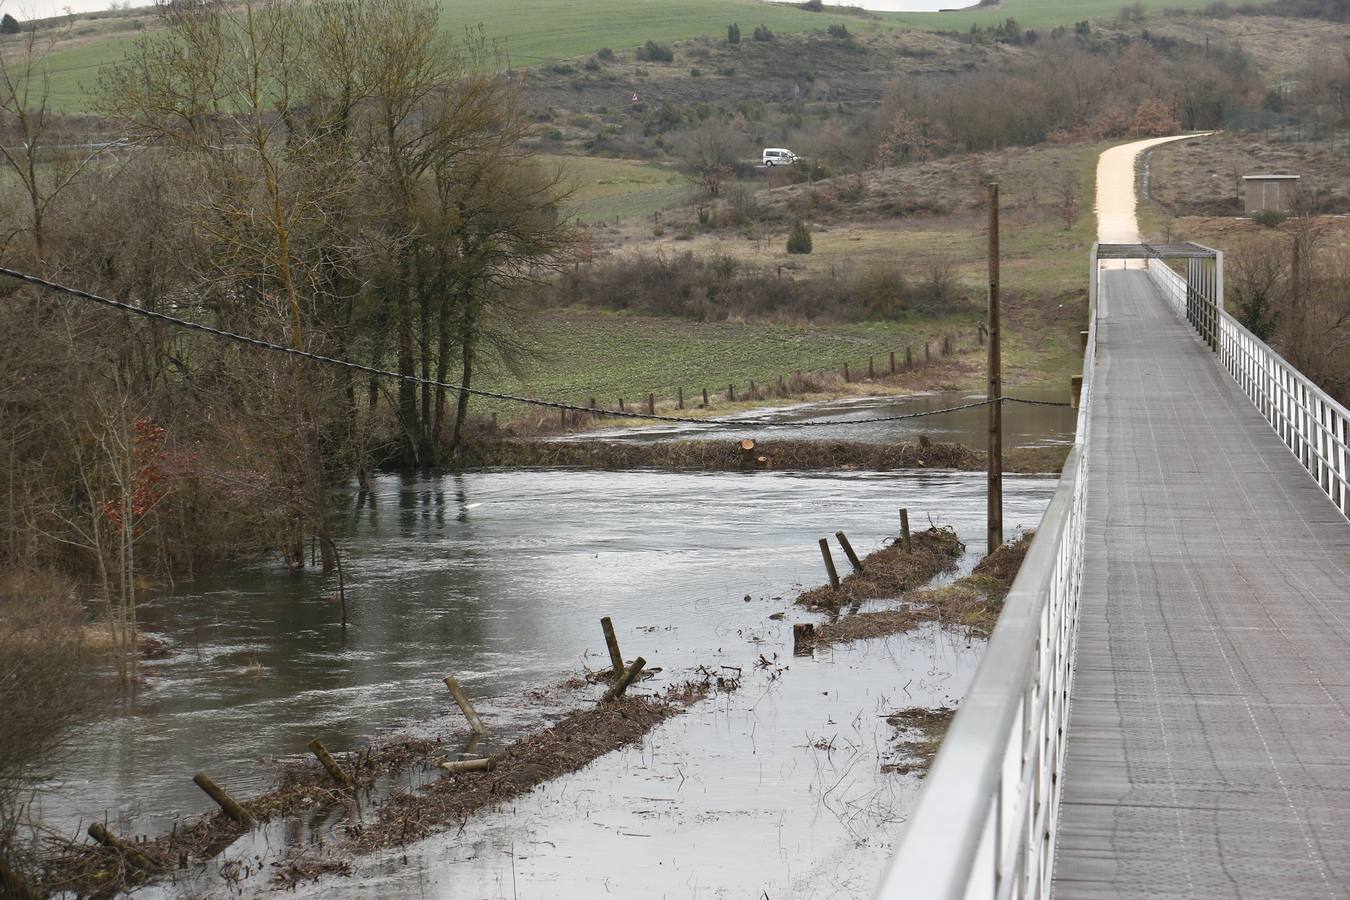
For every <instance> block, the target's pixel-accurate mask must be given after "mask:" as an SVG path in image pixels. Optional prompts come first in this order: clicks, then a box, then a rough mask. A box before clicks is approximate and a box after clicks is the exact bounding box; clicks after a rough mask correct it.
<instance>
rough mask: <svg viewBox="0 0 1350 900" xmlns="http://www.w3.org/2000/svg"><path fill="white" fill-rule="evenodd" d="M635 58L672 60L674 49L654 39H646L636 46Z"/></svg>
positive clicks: (656, 60) (657, 60)
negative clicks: (643, 42)
mask: <svg viewBox="0 0 1350 900" xmlns="http://www.w3.org/2000/svg"><path fill="white" fill-rule="evenodd" d="M637 58H638V59H640V60H642V61H643V62H674V61H675V51H673V50H671V49H670V48H669V47H667V46H665V45H664V44H658V43H656V41H648V42H647V43H645V44H643V45H642V46H641V47H639V48H638V51H637Z"/></svg>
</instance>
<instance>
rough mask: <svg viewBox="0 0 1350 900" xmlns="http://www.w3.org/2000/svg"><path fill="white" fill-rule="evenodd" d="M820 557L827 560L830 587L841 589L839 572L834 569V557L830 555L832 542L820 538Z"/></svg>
mask: <svg viewBox="0 0 1350 900" xmlns="http://www.w3.org/2000/svg"><path fill="white" fill-rule="evenodd" d="M820 558H821V559H823V560H825V571H826V572H827V573H829V576H830V587H832V588H834V589H835V590H839V573H838V572H836V571H835V570H834V557H833V556H831V555H830V542H829V541H827V540H826V539H825V538H821V539H820Z"/></svg>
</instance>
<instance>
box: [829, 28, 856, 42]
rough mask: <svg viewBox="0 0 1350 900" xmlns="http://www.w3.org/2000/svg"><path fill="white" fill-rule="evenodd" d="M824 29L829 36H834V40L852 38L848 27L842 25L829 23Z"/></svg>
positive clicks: (849, 39)
mask: <svg viewBox="0 0 1350 900" xmlns="http://www.w3.org/2000/svg"><path fill="white" fill-rule="evenodd" d="M825 30H826V31H828V32H829V34H830V37H832V38H835V39H836V40H840V41H851V40H853V35H852V34H850V33H849V30H848V28H847V27H846V26H844V25H831V26H830V27H829V28H827V29H825Z"/></svg>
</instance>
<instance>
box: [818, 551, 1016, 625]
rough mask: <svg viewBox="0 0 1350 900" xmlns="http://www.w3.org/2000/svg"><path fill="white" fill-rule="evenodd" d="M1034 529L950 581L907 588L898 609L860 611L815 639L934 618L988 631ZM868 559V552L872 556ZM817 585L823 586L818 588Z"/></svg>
mask: <svg viewBox="0 0 1350 900" xmlns="http://www.w3.org/2000/svg"><path fill="white" fill-rule="evenodd" d="M1031 538H1032V533H1031V532H1028V533H1026V534H1024V535H1022V536H1021V537H1019V538H1017V539H1016V540H1013V541H1010V542H1009V543H1007V544H1004V545H1003V546H1002V547H1000V548H998V549H997V550H995V551H994V552H993V553H992V554H990V555H989V556H986V557H985V558H984V559H983V560H981V561H980V563H979V564H978V565H977V566H975V571H973V572H971V574H969V575H967V576H965V577H964V578H959V579H957V580H956V581H954V582H952V583H951V584H947V585H943V586H941V587H936V588H930V589H928V590H923V591H918V592H915V593H912V594H909V595H908V596H907V597H906V600H907V602H906V603H904V604H902V605H901V606H900V607H898V608H896V609H886V610H880V611H878V612H866V613H858V614H856V615H852V616H847V617H845V618H842V619H838V620H837V621H834V622H829V623H827V624H825V625H822V626H820V627H819V628H817V629H816V633H815V643H817V644H843V643H848V642H849V641H857V640H862V639H864V638H877V637H886V636H887V635H891V634H899V633H901V632H904V631H910V630H911V629H914V628H917V627H919V626H920V625H925V624H927V623H929V622H936V623H939V624H943V625H956V626H960V627H963V628H967V629H969V630H970V631H972V632H974V633H976V634H981V635H987V634H989V633H990V632H992V631H993V630H994V625H995V624H996V623H997V622H998V616H999V613H1000V612H1002V611H1003V601H1004V599H1005V598H1006V597H1007V596H1008V590H1009V589H1010V588H1011V587H1012V583H1013V579H1014V578H1016V577H1017V570H1018V569H1019V568H1020V567H1021V565H1022V560H1023V559H1024V558H1025V557H1026V553H1027V548H1029V547H1030V546H1031ZM869 559H870V557H869ZM818 590H819V589H818Z"/></svg>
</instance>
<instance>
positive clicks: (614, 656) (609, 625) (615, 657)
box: [600, 616, 623, 678]
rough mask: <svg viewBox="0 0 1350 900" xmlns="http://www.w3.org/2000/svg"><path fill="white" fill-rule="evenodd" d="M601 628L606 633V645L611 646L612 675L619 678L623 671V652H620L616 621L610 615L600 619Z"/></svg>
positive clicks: (610, 663)
mask: <svg viewBox="0 0 1350 900" xmlns="http://www.w3.org/2000/svg"><path fill="white" fill-rule="evenodd" d="M600 630H601V631H603V632H604V633H605V646H606V647H608V648H609V670H610V675H611V677H614V678H618V677H619V676H620V675H621V674H622V673H623V654H622V653H620V652H619V639H618V638H617V637H615V635H614V623H613V622H612V621H610V618H609V616H605V617H604V618H602V619H601V620H600Z"/></svg>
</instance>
